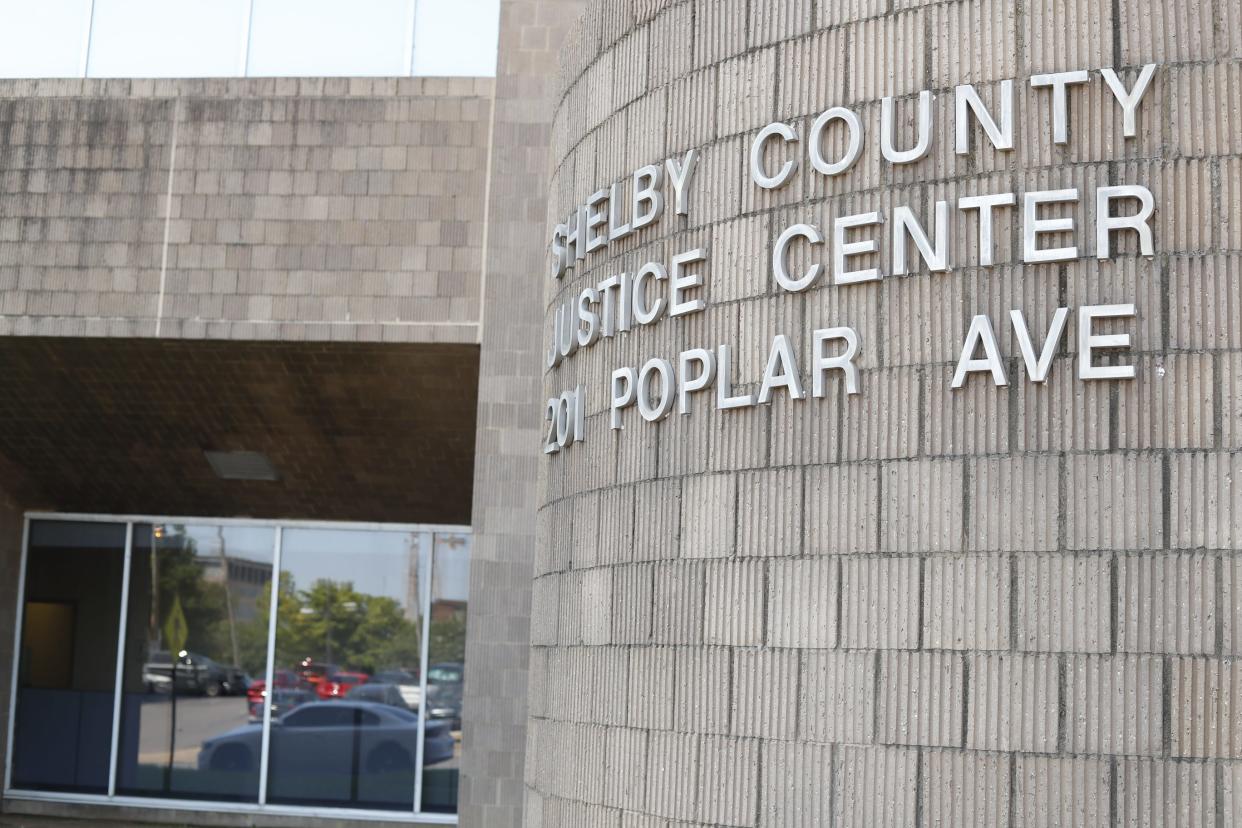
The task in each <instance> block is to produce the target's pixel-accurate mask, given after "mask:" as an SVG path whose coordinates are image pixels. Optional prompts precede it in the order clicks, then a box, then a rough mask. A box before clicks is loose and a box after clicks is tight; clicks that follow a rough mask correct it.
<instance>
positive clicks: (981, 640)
mask: <svg viewBox="0 0 1242 828" xmlns="http://www.w3.org/2000/svg"><path fill="white" fill-rule="evenodd" d="M1011 572H1012V566H1011V565H1010V561H1009V557H1008V556H1006V555H935V556H933V557H931V558H928V560H927V563H926V564H925V571H924V576H923V577H924V581H923V584H924V586H923V606H924V615H923V645H924V646H925V647H931V648H932V649H937V650H1007V649H1009V607H1010V595H1009V581H1010V574H1011Z"/></svg>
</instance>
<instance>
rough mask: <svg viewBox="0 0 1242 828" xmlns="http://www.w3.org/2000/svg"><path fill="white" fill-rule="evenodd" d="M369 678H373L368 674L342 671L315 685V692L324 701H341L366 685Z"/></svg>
mask: <svg viewBox="0 0 1242 828" xmlns="http://www.w3.org/2000/svg"><path fill="white" fill-rule="evenodd" d="M369 678H371V677H370V676H369V675H367V674H366V673H351V672H347V671H341V672H338V673H333V674H332V675H330V676H325V677H324V679H323V681H321V682H319V684H317V685H315V691H316V692H317V693H318V694H319V698H321V699H324V700H328V699H340V698H344V697H345V694H346V693H348V692H349V691H350V690H353V689H354V688H355V687H357V686H358V685H360V684H366V683H367V680H368V679H369Z"/></svg>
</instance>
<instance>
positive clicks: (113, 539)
mask: <svg viewBox="0 0 1242 828" xmlns="http://www.w3.org/2000/svg"><path fill="white" fill-rule="evenodd" d="M124 567H125V525H124V524H118V523H64V522H52V521H34V522H32V523H31V525H30V539H29V544H28V556H27V559H26V591H25V596H24V603H23V611H24V616H23V623H22V643H21V655H20V661H19V666H18V673H17V687H18V691H17V713H16V719H15V722H14V733H13V756H12V762H13V786H14V787H16V788H25V789H35V790H53V791H67V792H81V793H107V790H108V772H109V758H110V755H111V750H112V713H113V700H114V698H115V692H116V648H117V631H118V629H119V626H120V615H121V581H122V577H123V570H124Z"/></svg>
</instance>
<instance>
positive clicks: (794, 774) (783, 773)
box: [759, 741, 832, 828]
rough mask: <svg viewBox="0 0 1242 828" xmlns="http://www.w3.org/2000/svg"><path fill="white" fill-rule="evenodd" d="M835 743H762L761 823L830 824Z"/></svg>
mask: <svg viewBox="0 0 1242 828" xmlns="http://www.w3.org/2000/svg"><path fill="white" fill-rule="evenodd" d="M831 768H832V746H831V745H817V744H808V743H805V742H774V741H773V742H763V743H762V748H761V753H760V757H759V774H760V778H761V781H760V794H759V802H760V805H759V825H760V826H761V828H780V826H786V825H827V824H829V823H828V821H829V820H830V819H831V818H832V816H831V815H832V810H831V809H832V804H831V800H832V778H831V776H830V775H829V776H827V777H826V776H825V773H824V772H825V770H829V771H830V770H831Z"/></svg>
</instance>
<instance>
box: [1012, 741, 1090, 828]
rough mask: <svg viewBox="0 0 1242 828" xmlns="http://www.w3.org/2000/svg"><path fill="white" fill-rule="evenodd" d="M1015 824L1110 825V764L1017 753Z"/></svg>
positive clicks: (1023, 826)
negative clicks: (1019, 754)
mask: <svg viewBox="0 0 1242 828" xmlns="http://www.w3.org/2000/svg"><path fill="white" fill-rule="evenodd" d="M1017 762H1018V769H1017V771H1018V772H1017V780H1016V784H1015V786H1014V801H1015V803H1016V808H1015V809H1014V810H1015V813H1016V815H1017V820H1016V825H1018V826H1021V828H1028V827H1029V828H1044V826H1054V825H1074V826H1084V828H1104V826H1106V825H1108V824H1109V813H1108V812H1109V804H1108V803H1109V798H1108V786H1109V782H1108V780H1109V765H1108V763H1107V762H1104V761H1101V760H1099V759H1073V758H1068V757H1066V758H1060V757H1041V756H1019V757H1018V759H1017Z"/></svg>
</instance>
